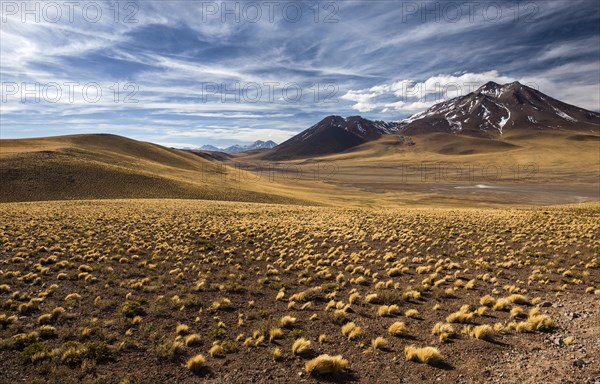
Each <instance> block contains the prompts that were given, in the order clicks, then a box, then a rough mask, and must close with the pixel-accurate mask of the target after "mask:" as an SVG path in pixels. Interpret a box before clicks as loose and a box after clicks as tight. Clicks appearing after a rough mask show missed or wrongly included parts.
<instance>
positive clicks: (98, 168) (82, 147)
mask: <svg viewBox="0 0 600 384" xmlns="http://www.w3.org/2000/svg"><path fill="white" fill-rule="evenodd" d="M231 174H232V170H231V169H230V168H228V167H225V166H223V165H221V164H217V163H215V162H212V161H209V160H206V159H203V158H201V157H200V156H197V155H194V154H192V153H189V152H186V151H181V150H176V149H169V148H165V147H162V146H159V145H156V144H150V143H145V142H139V141H136V140H131V139H127V138H124V137H120V136H115V135H104V134H99V135H72V136H60V137H49V138H36V139H17V140H0V179H1V180H2V183H0V202H9V201H37V200H71V199H112V198H190V199H209V200H231V201H256V202H286V203H289V202H296V203H297V202H299V201H298V200H295V199H293V198H287V197H283V196H282V195H280V194H279V193H278V192H277V191H275V190H273V191H270V190H269V186H266V187H265V186H264V185H260V184H258V183H244V182H243V181H240V180H236V179H235V178H232V177H230V175H231Z"/></svg>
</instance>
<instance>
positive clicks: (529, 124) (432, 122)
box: [400, 82, 600, 135]
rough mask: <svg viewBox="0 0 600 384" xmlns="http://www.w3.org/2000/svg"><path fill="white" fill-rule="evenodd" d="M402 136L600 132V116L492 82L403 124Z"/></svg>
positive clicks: (527, 90) (521, 88)
mask: <svg viewBox="0 0 600 384" xmlns="http://www.w3.org/2000/svg"><path fill="white" fill-rule="evenodd" d="M400 125H401V133H403V134H407V135H413V134H419V133H430V132H450V133H457V132H479V133H487V134H491V135H502V133H503V132H505V130H508V129H515V128H518V129H521V128H534V129H579V130H584V129H592V130H596V131H597V130H598V129H599V128H600V114H599V113H596V112H592V111H588V110H585V109H582V108H578V107H575V106H573V105H569V104H566V103H563V102H562V101H559V100H556V99H553V98H552V97H550V96H547V95H544V94H543V93H541V92H539V91H537V90H535V89H533V88H530V87H527V86H525V85H522V84H521V83H519V82H514V83H510V84H504V85H500V84H496V83H494V82H489V83H487V84H485V85H483V86H482V87H480V88H479V89H477V90H476V91H475V92H471V93H469V94H468V95H465V96H460V97H457V98H454V99H451V100H448V101H445V102H442V103H439V104H436V105H434V106H433V107H431V108H429V109H428V110H427V111H425V112H421V113H417V114H415V115H413V116H411V117H409V118H408V119H405V120H402V121H400Z"/></svg>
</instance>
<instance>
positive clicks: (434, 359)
mask: <svg viewBox="0 0 600 384" xmlns="http://www.w3.org/2000/svg"><path fill="white" fill-rule="evenodd" d="M404 357H405V358H406V360H407V361H415V362H417V363H424V364H439V363H441V362H442V361H443V356H442V354H441V353H440V351H439V350H438V349H437V348H434V347H423V348H418V347H416V346H414V345H408V346H406V347H405V348H404Z"/></svg>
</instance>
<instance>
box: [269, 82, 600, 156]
mask: <svg viewBox="0 0 600 384" xmlns="http://www.w3.org/2000/svg"><path fill="white" fill-rule="evenodd" d="M517 129H522V130H526V129H534V130H549V129H562V130H574V131H590V130H591V131H598V130H599V129H600V113H597V112H592V111H588V110H585V109H582V108H579V107H576V106H573V105H569V104H566V103H563V102H561V101H559V100H556V99H553V98H552V97H550V96H547V95H545V94H543V93H541V92H539V91H537V90H535V89H533V88H530V87H527V86H525V85H522V84H521V83H519V82H514V83H509V84H504V85H500V84H497V83H494V82H489V83H486V84H485V85H483V86H482V87H480V88H478V89H477V90H476V91H474V92H471V93H469V94H467V95H465V96H460V97H456V98H453V99H451V100H447V101H444V102H442V103H439V104H436V105H434V106H432V107H431V108H429V109H428V110H427V111H424V112H420V113H417V114H415V115H413V116H411V117H409V118H408V119H404V120H401V121H399V122H385V121H377V120H376V121H372V120H368V119H365V118H362V117H360V116H351V117H347V118H343V117H340V116H328V117H326V118H324V119H323V120H321V121H320V122H318V123H317V124H315V125H313V126H312V127H310V128H308V129H306V130H305V131H303V132H301V133H299V134H298V135H296V136H294V137H292V138H291V139H289V140H287V141H285V142H283V143H281V144H280V145H278V146H276V147H275V148H273V149H271V150H269V151H266V152H265V153H264V155H262V156H261V157H262V158H264V159H267V160H286V159H292V158H302V157H314V156H321V155H327V154H333V153H338V152H343V151H346V150H348V149H351V148H353V147H356V146H358V145H361V144H364V143H366V142H369V141H373V140H377V139H379V138H380V137H381V136H383V135H388V134H399V135H405V136H411V135H421V134H430V133H449V134H468V135H469V136H473V135H475V136H480V137H483V138H489V139H497V138H500V137H501V136H502V134H503V133H504V132H505V131H506V130H517Z"/></svg>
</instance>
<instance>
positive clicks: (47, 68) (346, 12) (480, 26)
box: [0, 0, 600, 146]
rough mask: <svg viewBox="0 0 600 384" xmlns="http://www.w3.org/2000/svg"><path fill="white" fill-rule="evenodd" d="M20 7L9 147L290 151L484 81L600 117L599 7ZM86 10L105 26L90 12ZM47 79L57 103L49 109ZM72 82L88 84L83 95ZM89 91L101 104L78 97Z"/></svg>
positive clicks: (11, 33)
mask: <svg viewBox="0 0 600 384" xmlns="http://www.w3.org/2000/svg"><path fill="white" fill-rule="evenodd" d="M11 3H12V4H16V5H17V8H21V6H22V2H20V1H17V2H11V1H3V2H2V15H1V17H2V19H1V22H2V28H0V39H1V40H2V44H1V48H0V53H1V57H0V65H1V71H0V72H1V77H2V80H1V81H2V116H1V117H0V120H1V122H2V131H1V132H0V136H1V137H2V138H10V137H22V136H45V135H49V134H69V133H77V132H94V131H97V130H102V131H106V132H112V133H117V134H122V135H126V136H130V137H134V138H137V139H141V140H147V141H154V142H161V143H167V142H171V143H179V144H187V145H189V146H195V145H200V144H205V143H211V144H216V145H229V144H234V143H237V142H242V143H247V142H248V141H251V140H254V139H259V138H261V139H265V138H268V139H273V140H275V141H282V140H284V139H286V138H288V137H290V136H292V135H293V134H295V133H297V132H299V131H301V130H303V129H305V128H307V127H309V126H310V125H312V124H313V123H315V122H316V121H318V120H320V119H321V118H323V117H324V116H326V115H328V114H340V115H350V114H356V113H357V112H358V113H362V114H365V116H366V117H368V118H378V119H389V120H397V119H401V118H404V117H406V116H408V115H410V114H412V113H414V112H417V111H419V110H422V109H425V108H427V107H429V106H430V105H431V104H433V103H434V102H435V101H439V100H440V98H449V97H453V96H455V95H457V94H459V90H457V89H456V87H453V86H452V85H453V84H470V83H485V82H487V81H490V80H492V81H497V82H507V81H514V80H519V81H522V82H525V83H534V84H537V85H538V88H539V89H540V90H541V91H543V92H545V93H548V94H550V95H551V96H554V97H556V98H558V99H561V100H564V101H566V102H570V103H572V104H577V105H580V106H582V107H586V108H589V109H596V110H598V109H600V105H599V104H600V100H599V97H600V96H598V94H599V93H600V92H599V89H600V68H599V65H600V63H599V60H598V56H599V55H600V48H599V46H600V44H598V42H599V41H600V30H599V27H598V24H597V20H598V19H599V18H600V9H599V8H598V6H597V5H596V4H595V2H593V1H587V0H580V1H543V2H542V1H533V2H528V3H527V4H533V5H534V8H525V6H526V4H524V3H520V2H513V1H499V2H494V4H496V5H498V6H499V8H500V12H501V13H502V16H501V17H497V18H494V17H492V16H494V14H492V11H493V9H491V8H489V9H488V10H487V11H486V8H485V7H489V5H484V4H483V3H482V4H481V7H480V8H479V9H474V10H472V11H468V10H467V9H466V8H464V4H463V3H460V4H462V5H461V7H463V8H462V10H461V12H462V16H461V17H460V18H458V19H456V14H455V13H452V8H451V7H449V6H448V3H444V2H437V1H419V2H389V1H369V2H361V1H333V2H332V1H326V2H325V1H323V2H317V3H315V4H316V8H315V4H313V3H310V4H309V3H307V2H294V1H289V2H286V4H287V3H291V5H289V6H288V8H289V9H288V13H289V15H291V16H294V12H293V11H294V10H295V9H296V8H292V7H296V6H297V7H298V9H300V10H301V13H302V17H300V18H299V19H298V20H294V19H293V18H292V17H291V16H286V15H284V13H283V8H284V6H285V4H283V3H281V4H280V5H279V6H278V7H275V8H274V9H273V10H272V12H271V13H269V10H268V9H266V8H265V6H264V5H261V4H262V3H260V2H259V3H258V4H259V6H261V7H262V9H261V12H262V15H261V16H262V17H261V18H260V20H258V21H251V20H250V19H251V18H252V17H254V16H256V14H253V13H252V9H250V8H248V7H247V4H246V3H243V2H236V3H233V2H221V1H217V2H190V1H143V2H142V1H136V2H127V3H124V2H114V1H93V2H91V1H90V2H83V3H80V6H79V8H75V12H74V18H73V20H72V21H71V20H68V18H67V17H63V19H61V20H60V21H59V22H49V21H48V20H45V19H46V18H45V17H43V15H42V17H40V21H39V22H36V21H33V20H32V18H31V15H30V16H29V19H28V20H26V22H22V20H21V18H22V16H23V14H22V9H17V10H16V11H15V10H14V9H13V8H10V7H8V8H7V6H6V4H11ZM45 3H47V2H45ZM88 3H90V4H91V3H93V4H95V5H97V6H98V7H99V8H100V9H102V11H103V14H102V17H101V18H100V19H99V20H97V21H95V22H91V21H90V20H89V17H88V18H86V17H83V16H82V9H81V8H82V7H83V6H84V5H86V4H88ZM35 4H39V5H40V7H43V5H44V2H36V1H30V2H28V6H29V7H30V9H31V8H32V7H34V5H35ZM57 4H59V5H61V6H62V7H63V16H66V15H67V14H68V13H67V9H65V8H64V4H62V3H60V2H58V3H57ZM132 4H133V5H132ZM235 4H239V9H236V5H235ZM457 4H458V3H457ZM126 5H127V6H129V8H127V9H125V8H124V7H125V6H126ZM438 5H439V7H440V8H439V9H437V8H436V7H437V6H438ZM115 7H116V8H118V9H119V13H118V14H117V15H115V13H114V10H115ZM207 7H208V8H207ZM211 7H213V8H211ZM214 7H216V9H215V8H214ZM244 7H246V11H244V9H245V8H244ZM415 7H416V8H415ZM515 7H516V8H515ZM486 12H487V13H486ZM253 15H254V16H253ZM49 83H57V84H58V85H59V87H60V88H61V91H62V92H63V97H62V98H61V99H60V100H58V101H55V100H49V99H51V96H52V94H50V93H48V92H50V89H47V88H45V86H47V85H48V84H49ZM67 83H77V84H79V86H78V88H77V91H76V92H75V94H73V96H74V97H73V99H70V98H69V96H70V95H69V94H68V92H67V89H66V86H65V84H67ZM6 84H11V85H17V86H18V88H19V89H17V90H14V89H12V88H7V87H6V86H5V85H6ZM23 84H25V87H29V88H26V89H25V87H23ZM89 84H95V85H97V87H99V89H100V90H101V91H102V97H101V98H100V99H99V100H94V101H93V102H90V99H93V98H91V97H87V99H86V97H84V95H82V88H84V87H85V86H86V85H89ZM35 85H39V89H37V90H33V91H32V90H31V87H34V86H35ZM93 90H96V86H94V87H92V88H90V92H91V91H93ZM298 90H300V94H298V93H299V92H298ZM24 91H26V92H24ZM460 91H464V87H463V89H461V90H460ZM258 92H260V93H261V94H260V96H261V97H257V93H258ZM24 95H25V96H26V98H27V100H26V102H22V98H23V96H24ZM36 95H37V96H39V101H38V102H35V96H36ZM88 96H90V95H88ZM91 96H93V95H91ZM126 100H127V102H126Z"/></svg>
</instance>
